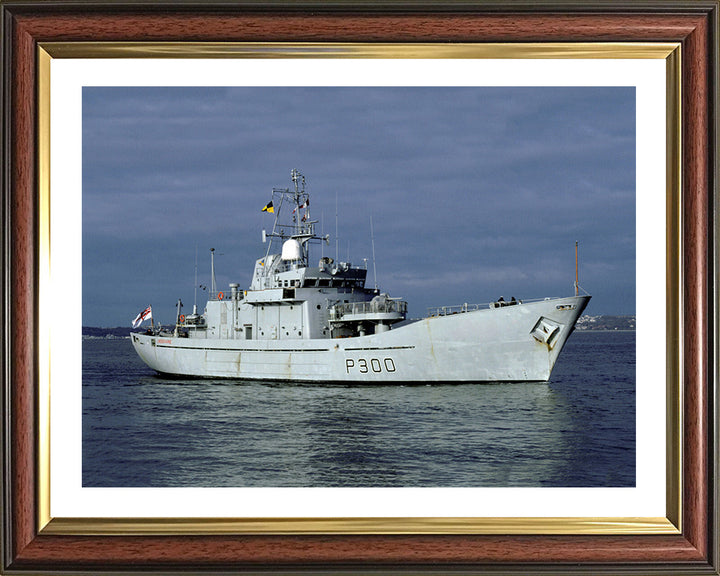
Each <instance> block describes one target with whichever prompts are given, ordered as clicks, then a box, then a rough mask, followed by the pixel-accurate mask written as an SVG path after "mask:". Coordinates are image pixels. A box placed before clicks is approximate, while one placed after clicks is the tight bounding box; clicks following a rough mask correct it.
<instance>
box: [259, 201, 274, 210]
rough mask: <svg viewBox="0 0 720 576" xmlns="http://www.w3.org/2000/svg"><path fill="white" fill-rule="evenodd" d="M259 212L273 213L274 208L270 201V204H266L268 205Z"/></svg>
mask: <svg viewBox="0 0 720 576" xmlns="http://www.w3.org/2000/svg"><path fill="white" fill-rule="evenodd" d="M261 212H275V208H273V203H272V200H270V202H268V203H267V204H266V205H265V208H263V209H262V210H261Z"/></svg>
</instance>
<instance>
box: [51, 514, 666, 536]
mask: <svg viewBox="0 0 720 576" xmlns="http://www.w3.org/2000/svg"><path fill="white" fill-rule="evenodd" d="M42 532H43V534H65V535H68V534H72V535H77V536H81V535H82V536H85V535H105V536H109V535H121V534H122V535H135V536H143V535H149V534H153V535H178V534H217V535H235V534H257V535H292V534H328V533H333V534H385V535H387V534H406V535H409V534H435V535H437V534H535V535H540V534H678V533H679V532H678V530H677V528H676V527H675V526H674V525H673V524H672V523H671V522H670V521H668V520H667V519H666V518H549V517H544V518H438V517H434V518H236V519H229V518H173V519H166V518H157V519H156V518H132V519H126V518H57V519H54V520H53V521H52V522H50V524H48V525H47V527H45V528H44V529H43V531H42Z"/></svg>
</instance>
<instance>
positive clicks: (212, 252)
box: [210, 248, 215, 297]
mask: <svg viewBox="0 0 720 576" xmlns="http://www.w3.org/2000/svg"><path fill="white" fill-rule="evenodd" d="M210 295H211V297H214V296H215V248H210Z"/></svg>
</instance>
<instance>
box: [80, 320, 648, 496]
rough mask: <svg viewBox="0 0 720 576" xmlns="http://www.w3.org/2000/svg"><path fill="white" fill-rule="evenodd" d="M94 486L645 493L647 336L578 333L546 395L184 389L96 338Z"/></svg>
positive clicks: (459, 389)
mask: <svg viewBox="0 0 720 576" xmlns="http://www.w3.org/2000/svg"><path fill="white" fill-rule="evenodd" d="M82 392H83V415H82V429H83V439H82V467H83V472H82V478H83V486H88V487H90V486H103V487H178V486H183V487H191V486H209V487H251V486H264V487H290V486H292V487H340V486H344V487H347V486H353V487H428V486H439V487H454V486H466V487H493V486H503V487H511V486H522V487H534V486H538V487H542V486H556V487H601V486H605V487H632V486H634V485H635V333H634V332H622V331H612V332H599V331H588V332H580V331H576V332H575V333H574V334H573V335H572V336H571V337H570V339H569V341H568V343H567V344H566V347H565V349H564V350H563V352H562V354H561V355H560V359H559V360H558V362H557V364H556V366H555V370H554V372H553V374H552V378H551V380H550V381H549V382H547V383H498V384H431V385H410V386H398V385H393V386H383V385H371V386H363V385H335V384H332V385H330V384H327V385H311V384H304V385H298V384H290V383H277V382H257V381H256V382H251V381H238V380H170V379H165V378H162V377H159V376H157V375H156V374H155V373H154V372H153V371H152V370H151V369H149V368H148V367H147V366H146V365H145V364H144V363H143V362H142V361H141V360H140V359H139V358H138V356H137V355H136V354H135V351H134V350H133V348H132V345H131V343H130V340H129V339H86V340H83V382H82Z"/></svg>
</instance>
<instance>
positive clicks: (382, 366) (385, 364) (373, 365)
mask: <svg viewBox="0 0 720 576" xmlns="http://www.w3.org/2000/svg"><path fill="white" fill-rule="evenodd" d="M351 371H353V372H359V373H360V374H367V373H368V372H375V373H376V374H380V373H381V372H395V361H394V360H393V359H392V358H383V359H382V360H381V359H380V358H370V359H369V360H368V359H366V358H358V359H357V360H353V359H352V358H346V359H345V372H346V374H350V372H351Z"/></svg>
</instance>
